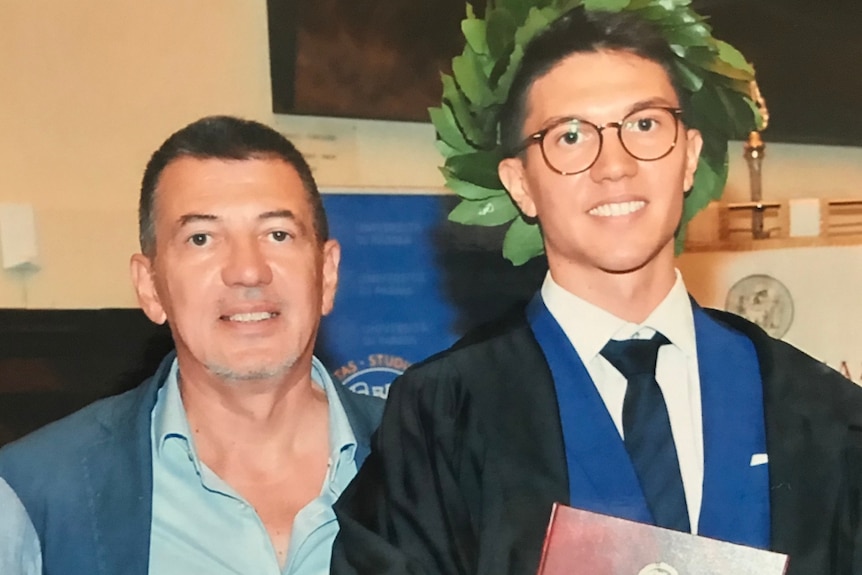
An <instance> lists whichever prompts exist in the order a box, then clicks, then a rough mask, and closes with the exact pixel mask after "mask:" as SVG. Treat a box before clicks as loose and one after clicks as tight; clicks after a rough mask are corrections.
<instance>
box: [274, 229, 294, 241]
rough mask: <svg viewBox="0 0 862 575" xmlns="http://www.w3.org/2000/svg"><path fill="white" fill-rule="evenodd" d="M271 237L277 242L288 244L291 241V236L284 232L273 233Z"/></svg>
mask: <svg viewBox="0 0 862 575" xmlns="http://www.w3.org/2000/svg"><path fill="white" fill-rule="evenodd" d="M270 236H272V239H274V240H275V241H277V242H286V241H287V240H289V239H290V234H289V233H287V232H285V231H282V230H278V231H275V232H271V233H270Z"/></svg>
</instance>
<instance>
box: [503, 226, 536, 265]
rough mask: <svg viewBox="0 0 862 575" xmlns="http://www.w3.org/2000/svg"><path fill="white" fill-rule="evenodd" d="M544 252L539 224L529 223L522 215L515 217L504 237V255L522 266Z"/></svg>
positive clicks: (514, 263)
mask: <svg viewBox="0 0 862 575" xmlns="http://www.w3.org/2000/svg"><path fill="white" fill-rule="evenodd" d="M544 252H545V245H544V243H543V242H542V232H541V230H540V229H539V225H538V224H528V223H527V222H525V221H524V218H523V217H521V216H519V217H517V218H515V220H514V221H513V222H512V225H510V226H509V229H508V230H507V231H506V236H505V237H504V238H503V257H504V258H506V259H507V260H509V261H510V262H512V264H513V265H516V266H520V265H524V264H525V263H527V262H528V261H530V260H531V259H533V258H534V257H536V256H539V255H542V254H543V253H544Z"/></svg>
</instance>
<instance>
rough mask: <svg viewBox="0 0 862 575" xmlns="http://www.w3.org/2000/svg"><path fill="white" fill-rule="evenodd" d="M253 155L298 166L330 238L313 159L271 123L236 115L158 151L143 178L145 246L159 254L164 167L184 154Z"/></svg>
mask: <svg viewBox="0 0 862 575" xmlns="http://www.w3.org/2000/svg"><path fill="white" fill-rule="evenodd" d="M185 157H190V158H197V159H221V160H250V159H270V158H272V159H280V160H283V161H284V162H286V163H287V164H289V165H290V166H292V167H293V168H294V169H295V170H296V171H297V173H298V174H299V178H300V180H301V181H302V184H303V186H304V187H305V191H306V192H307V193H308V199H309V201H310V202H311V208H312V213H313V217H314V233H315V235H316V236H317V239H318V240H319V241H320V242H325V241H326V240H327V239H329V224H328V222H327V220H326V212H325V211H324V209H323V200H322V199H321V197H320V191H319V190H318V189H317V184H316V183H315V181H314V177H313V176H312V174H311V168H309V166H308V162H306V161H305V158H304V157H303V156H302V154H301V153H300V152H299V150H297V149H296V146H294V145H293V144H292V143H291V142H290V140H288V139H287V138H285V137H284V136H283V135H281V134H280V133H278V132H277V131H275V130H273V129H272V128H270V127H269V126H266V125H264V124H261V123H260V122H254V121H251V120H243V119H241V118H235V117H233V116H208V117H206V118H201V119H200V120H197V121H195V122H192V123H191V124H189V125H188V126H186V127H184V128H182V129H180V130H179V131H177V132H175V133H174V134H172V135H171V136H170V137H169V138H168V139H167V140H165V142H164V143H163V144H162V145H161V147H160V148H159V149H158V150H156V151H155V153H153V155H152V157H151V158H150V161H149V162H148V163H147V168H146V170H144V177H143V181H142V182H141V197H140V201H139V204H138V234H139V240H140V242H141V251H142V252H143V253H144V254H145V255H147V256H153V255H155V251H156V232H155V211H156V188H157V187H158V184H159V178H161V175H162V172H164V170H165V168H166V167H167V166H168V165H169V164H170V163H171V162H173V161H174V160H177V159H179V158H185Z"/></svg>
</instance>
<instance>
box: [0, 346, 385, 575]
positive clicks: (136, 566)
mask: <svg viewBox="0 0 862 575" xmlns="http://www.w3.org/2000/svg"><path fill="white" fill-rule="evenodd" d="M174 357H175V356H174V354H173V353H171V354H169V355H168V356H167V357H166V358H165V359H164V360H163V361H162V363H161V365H160V366H159V369H158V370H157V371H156V373H155V375H154V376H153V377H151V378H149V379H148V380H146V381H145V382H144V383H142V384H141V385H140V386H138V387H136V388H135V389H133V390H131V391H128V392H126V393H124V394H122V395H118V396H116V397H111V398H107V399H103V400H101V401H98V402H96V403H94V404H92V405H90V406H88V407H85V408H84V409H82V410H80V411H78V412H76V413H74V414H72V415H70V416H69V417H66V418H64V419H62V420H60V421H57V422H55V423H52V424H50V425H48V426H46V427H44V428H42V429H40V430H38V431H36V432H34V433H32V434H30V435H28V436H26V437H24V438H23V439H21V440H19V441H16V442H14V443H12V444H9V445H7V446H5V447H4V448H3V449H0V477H2V478H3V479H5V480H6V481H7V482H8V483H9V485H10V486H11V487H12V489H13V490H14V491H15V492H16V494H17V495H18V498H19V499H20V500H21V502H22V503H23V504H24V507H25V508H26V509H27V513H28V514H29V516H30V520H31V521H32V522H33V525H34V527H35V528H36V532H37V533H38V534H39V539H40V542H41V546H42V560H43V565H44V572H45V573H46V574H76V575H77V574H80V575H116V574H117V573H124V574H130V575H147V574H148V568H149V554H150V525H151V520H152V490H153V470H152V450H151V445H150V444H151V442H150V416H151V412H152V410H153V407H154V406H155V403H156V397H157V392H158V390H159V388H160V387H161V386H162V385H163V384H164V382H165V380H166V379H167V376H168V373H169V371H170V366H171V363H172V362H173V360H174ZM335 387H336V389H337V390H338V393H339V397H340V399H341V402H342V404H343V405H344V410H345V412H346V413H347V418H348V421H349V422H350V425H351V428H352V429H353V432H354V434H355V435H356V441H357V447H356V462H357V465H361V463H362V461H363V460H364V459H365V457H366V456H367V455H368V452H369V440H370V437H371V434H372V433H373V432H374V430H375V428H376V427H377V424H378V422H379V420H380V416H381V414H382V411H383V401H382V400H380V399H378V398H373V397H369V396H363V395H358V394H355V393H352V392H350V391H349V390H348V389H346V388H344V387H343V386H341V385H336V386H335Z"/></svg>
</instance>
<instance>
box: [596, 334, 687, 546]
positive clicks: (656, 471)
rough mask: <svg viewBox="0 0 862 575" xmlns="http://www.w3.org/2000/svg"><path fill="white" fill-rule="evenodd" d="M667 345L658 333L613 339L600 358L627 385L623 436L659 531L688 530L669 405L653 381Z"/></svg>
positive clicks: (683, 492)
mask: <svg viewBox="0 0 862 575" xmlns="http://www.w3.org/2000/svg"><path fill="white" fill-rule="evenodd" d="M668 343H670V342H669V341H668V339H667V338H666V337H665V336H663V335H662V334H660V333H658V332H656V333H655V335H654V336H653V337H652V339H630V340H625V341H615V340H610V341H609V342H608V343H607V345H605V347H604V348H603V349H602V352H601V353H602V355H603V356H604V357H605V359H607V360H608V361H609V362H611V364H612V365H613V366H614V367H615V368H617V370H618V371H619V372H620V373H621V374H623V376H624V377H625V378H626V380H627V381H628V385H627V386H626V396H625V400H624V401H623V436H624V439H625V445H626V451H628V453H629V457H630V458H631V460H632V464H633V465H634V468H635V473H637V476H638V479H639V480H640V484H641V489H642V490H643V493H644V497H645V498H646V502H647V507H649V509H650V511H651V512H652V515H653V518H654V519H655V523H656V525H658V526H659V527H666V528H668V529H675V530H677V531H690V526H689V522H688V507H687V506H686V503H685V490H684V489H683V486H682V476H681V475H680V472H679V459H678V458H677V455H676V445H674V442H673V434H672V433H671V430H670V419H669V418H668V414H667V406H666V405H665V403H664V396H663V395H662V393H661V389H660V388H659V386H658V383H657V382H656V380H655V366H656V359H657V357H658V350H659V348H660V347H661V346H663V345H665V344H668Z"/></svg>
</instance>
